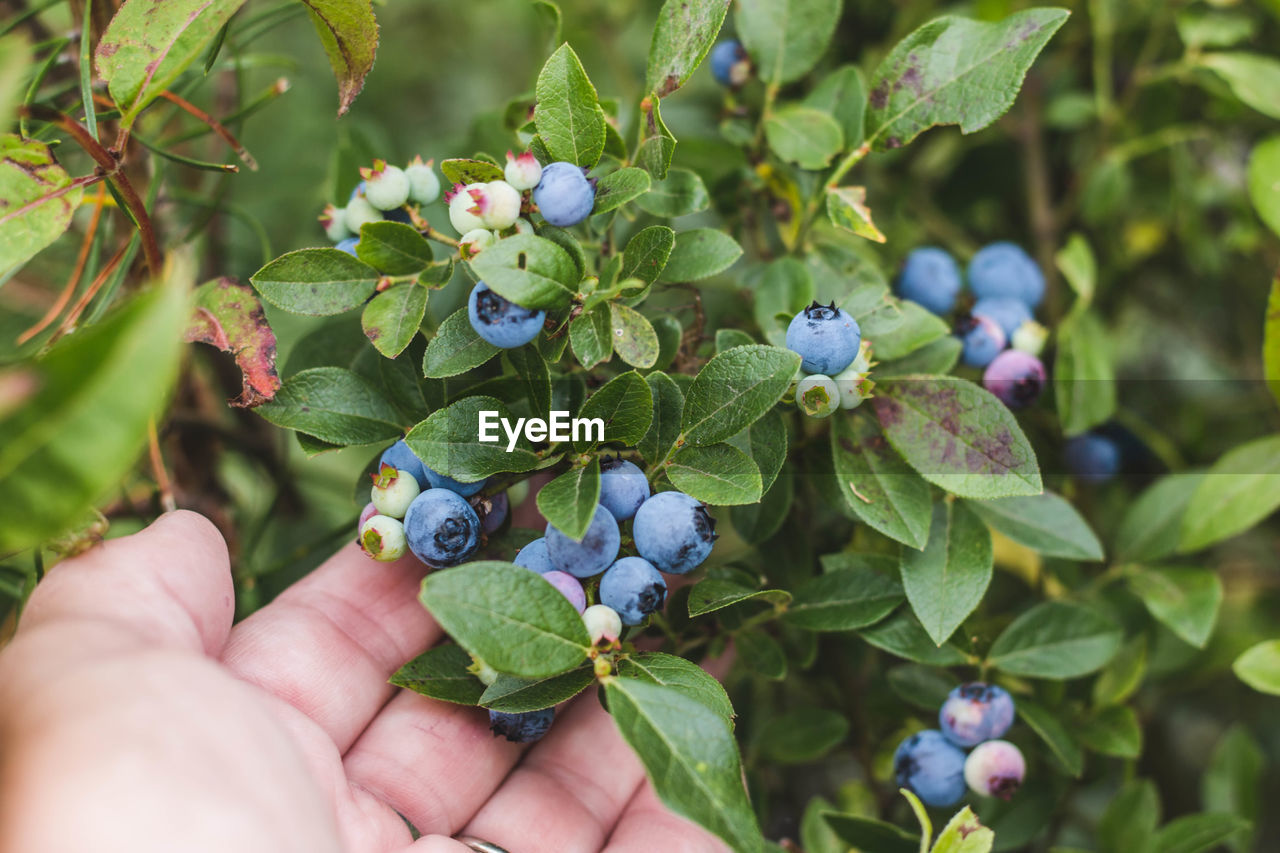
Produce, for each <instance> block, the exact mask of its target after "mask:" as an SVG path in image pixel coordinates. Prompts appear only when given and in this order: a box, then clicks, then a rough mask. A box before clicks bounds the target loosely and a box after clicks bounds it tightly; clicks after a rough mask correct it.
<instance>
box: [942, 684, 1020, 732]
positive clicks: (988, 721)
mask: <svg viewBox="0 0 1280 853" xmlns="http://www.w3.org/2000/svg"><path fill="white" fill-rule="evenodd" d="M1011 725H1013V697H1012V696H1010V695H1009V691H1007V690H1005V689H1004V688H1003V687H997V686H995V685H994V684H983V683H982V682H980V681H974V682H971V683H969V684H961V685H960V686H959V687H957V688H955V689H954V690H952V691H951V693H950V694H948V695H947V701H945V702H943V703H942V708H941V710H939V711H938V726H939V728H941V729H942V733H943V734H944V735H946V736H947V740H949V741H951V742H952V743H954V744H955V745H956V746H964V747H969V746H974V745H975V744H979V743H982V742H983V741H984V740H992V739H993V738H998V737H1001V736H1003V735H1004V733H1005V732H1007V731H1009V726H1011Z"/></svg>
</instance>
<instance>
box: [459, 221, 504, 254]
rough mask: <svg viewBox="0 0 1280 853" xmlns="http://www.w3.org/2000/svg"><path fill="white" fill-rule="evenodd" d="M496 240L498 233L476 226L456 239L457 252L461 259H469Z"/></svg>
mask: <svg viewBox="0 0 1280 853" xmlns="http://www.w3.org/2000/svg"><path fill="white" fill-rule="evenodd" d="M496 242H498V235H497V234H495V233H493V232H492V231H488V230H486V229H484V228H477V229H475V230H474V231H468V232H467V233H466V234H463V235H462V239H461V240H459V241H458V252H459V253H460V254H461V255H462V258H463V260H470V259H471V258H474V257H475V256H476V255H478V254H480V253H481V252H483V251H484V250H485V249H487V248H489V247H490V246H492V245H493V244H494V243H496Z"/></svg>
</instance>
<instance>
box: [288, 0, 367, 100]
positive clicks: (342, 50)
mask: <svg viewBox="0 0 1280 853" xmlns="http://www.w3.org/2000/svg"><path fill="white" fill-rule="evenodd" d="M302 2H303V3H304V4H305V5H306V7H307V9H308V10H309V11H310V12H311V21H312V23H313V24H315V27H316V33H317V34H318V35H319V36H320V44H322V45H323V46H324V52H325V55H326V56H328V57H329V65H330V66H331V67H332V68H333V76H334V77H335V78H337V81H338V115H343V114H344V113H346V111H347V110H348V109H350V108H351V104H352V102H354V101H355V99H356V95H359V94H360V90H361V89H363V88H364V80H365V77H367V76H368V75H369V72H370V71H372V70H373V60H374V56H375V54H376V53H377V50H378V21H377V19H376V18H375V17H374V15H373V5H372V3H371V2H370V0H302Z"/></svg>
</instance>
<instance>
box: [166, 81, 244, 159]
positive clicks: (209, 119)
mask: <svg viewBox="0 0 1280 853" xmlns="http://www.w3.org/2000/svg"><path fill="white" fill-rule="evenodd" d="M160 97H162V98H164V99H165V100H167V101H170V102H172V103H174V104H177V105H178V106H179V107H181V108H182V109H184V110H186V111H187V112H188V113H190V114H191V115H193V116H195V117H196V118H198V119H199V120H200V121H202V122H204V123H205V124H207V125H209V129H210V130H212V131H213V132H214V133H216V134H218V136H220V137H221V138H222V140H223V141H224V142H226V143H227V144H228V145H230V146H231V150H232V151H234V152H236V156H237V157H239V158H240V160H241V161H242V162H243V163H244V164H245V165H246V166H248V167H249V169H250V171H253V172H256V171H258V161H257V160H255V159H253V155H252V154H250V153H249V151H248V149H246V148H245V147H244V145H242V144H241V143H240V140H238V139H236V138H235V136H234V135H232V133H231V131H229V130H227V129H226V128H225V127H224V126H223V125H222V124H221V123H219V122H218V120H217V119H215V118H214V117H213V116H211V115H209V114H208V113H207V112H205V111H204V110H202V109H200V108H199V107H197V106H196V105H195V104H193V103H191V102H190V101H188V100H187V99H186V98H183V97H181V96H180V95H175V94H174V93H173V92H170V91H168V90H167V89H166V90H165V91H163V92H161V93H160Z"/></svg>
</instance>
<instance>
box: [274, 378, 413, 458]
mask: <svg viewBox="0 0 1280 853" xmlns="http://www.w3.org/2000/svg"><path fill="white" fill-rule="evenodd" d="M256 411H257V413H258V414H260V415H262V417H263V418H265V419H266V420H267V421H269V422H271V423H273V424H275V425H276V426H278V427H284V428H285V429H293V430H297V431H298V432H305V433H306V434H307V435H310V436H314V437H315V438H318V439H320V440H321V441H325V442H328V443H330V444H340V445H343V446H347V445H353V444H374V443H376V442H379V441H386V440H387V439H390V438H399V437H400V433H401V428H402V424H401V416H400V413H399V412H398V411H397V410H396V407H395V406H394V405H392V404H391V401H390V400H388V399H387V398H386V397H384V396H383V395H382V392H381V391H379V390H378V389H377V388H375V387H374V386H373V385H372V384H370V383H369V381H368V380H366V379H365V378H363V377H362V376H360V375H359V374H356V373H353V372H351V371H350V370H346V369H345V368H341V367H313V368H311V369H309V370H303V371H300V372H298V373H295V374H294V375H293V376H290V377H289V378H288V379H286V380H285V382H284V385H283V386H282V387H281V388H280V390H279V391H278V392H276V396H275V399H274V400H272V401H271V402H269V403H265V404H263V405H261V406H259V407H258V408H257V409H256Z"/></svg>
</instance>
